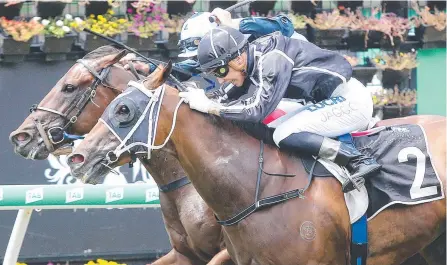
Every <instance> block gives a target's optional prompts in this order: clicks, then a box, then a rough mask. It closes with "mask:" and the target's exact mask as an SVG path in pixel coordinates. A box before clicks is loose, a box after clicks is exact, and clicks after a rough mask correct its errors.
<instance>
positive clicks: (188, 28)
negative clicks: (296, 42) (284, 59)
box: [121, 8, 307, 89]
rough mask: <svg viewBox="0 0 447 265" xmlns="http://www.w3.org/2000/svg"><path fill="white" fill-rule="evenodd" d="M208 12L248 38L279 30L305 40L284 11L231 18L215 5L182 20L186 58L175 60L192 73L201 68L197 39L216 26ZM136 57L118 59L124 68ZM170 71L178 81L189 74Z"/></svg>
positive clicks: (139, 65) (141, 66)
mask: <svg viewBox="0 0 447 265" xmlns="http://www.w3.org/2000/svg"><path fill="white" fill-rule="evenodd" d="M211 15H215V16H216V17H218V18H220V19H222V20H224V21H225V22H226V23H228V21H230V22H229V23H232V25H233V26H234V27H237V28H238V29H239V30H240V31H241V32H242V33H244V34H250V35H251V36H250V39H257V38H259V37H261V36H263V35H266V34H269V33H272V32H275V31H281V32H282V33H283V34H284V35H285V36H288V37H292V38H297V39H302V40H306V38H305V37H304V36H302V35H300V34H298V33H296V32H295V31H294V27H293V24H292V21H291V20H290V19H289V18H288V17H287V16H285V15H277V16H275V17H273V18H261V17H259V18H258V17H248V18H242V19H231V14H230V12H228V11H226V10H223V9H221V8H216V9H214V10H213V12H212V13H210V12H202V13H195V14H194V15H193V16H191V17H190V18H189V19H188V20H187V21H186V22H185V23H184V24H183V27H182V31H181V33H180V41H179V43H178V46H179V49H180V51H181V53H180V54H179V55H178V57H180V58H188V59H186V60H184V61H181V62H178V63H175V65H176V66H177V67H179V68H182V69H184V70H186V71H188V72H190V73H191V74H192V75H198V74H200V73H201V71H200V70H198V67H199V63H198V62H197V47H198V45H199V42H200V40H201V39H202V37H203V36H204V35H205V34H206V33H207V32H208V31H210V30H211V29H213V28H216V27H217V26H218V24H217V23H216V22H213V23H212V22H210V21H209V17H210V16H211ZM218 22H220V21H218ZM306 41H307V40H306ZM135 58H136V55H135V54H128V55H126V56H125V57H124V58H123V59H121V63H123V64H124V65H125V68H129V66H128V65H126V64H127V62H128V61H130V60H135ZM135 69H137V70H139V71H142V72H143V73H145V74H149V73H151V72H152V71H154V70H155V69H156V66H155V65H153V64H146V63H143V62H136V63H135ZM173 75H174V76H175V77H176V78H178V79H179V80H180V81H187V80H188V79H189V78H190V76H188V75H184V74H181V73H176V72H175V70H173ZM230 87H232V86H230ZM227 89H228V88H227Z"/></svg>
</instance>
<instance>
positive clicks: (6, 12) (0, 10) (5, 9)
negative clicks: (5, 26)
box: [0, 2, 23, 19]
mask: <svg viewBox="0 0 447 265" xmlns="http://www.w3.org/2000/svg"><path fill="white" fill-rule="evenodd" d="M22 6H23V3H21V2H20V3H15V2H13V3H0V17H5V18H6V19H14V18H15V17H18V16H20V9H22Z"/></svg>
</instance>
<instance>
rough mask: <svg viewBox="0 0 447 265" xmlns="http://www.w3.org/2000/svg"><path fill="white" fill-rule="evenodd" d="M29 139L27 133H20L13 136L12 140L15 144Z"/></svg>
mask: <svg viewBox="0 0 447 265" xmlns="http://www.w3.org/2000/svg"><path fill="white" fill-rule="evenodd" d="M30 137H31V136H30V135H29V134H28V133H25V132H21V133H18V134H16V135H15V136H13V139H14V140H15V142H16V143H20V142H25V141H27V140H28V139H30Z"/></svg>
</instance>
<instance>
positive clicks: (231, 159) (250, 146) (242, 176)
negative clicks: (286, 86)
mask: <svg viewBox="0 0 447 265" xmlns="http://www.w3.org/2000/svg"><path fill="white" fill-rule="evenodd" d="M166 112H168V111H166ZM166 112H164V111H163V110H162V111H161V113H162V115H163V113H166ZM163 118H166V119H169V118H171V119H172V113H171V117H163ZM219 123H220V122H219ZM223 126H225V127H224V128H223V127H222V126H220V125H219V124H217V123H215V122H213V121H212V119H210V118H207V117H205V116H204V115H201V114H198V113H197V112H194V111H191V110H189V109H188V108H187V107H186V106H182V107H181V108H180V110H179V113H178V117H177V125H176V130H175V131H174V134H173V135H172V138H171V140H172V142H173V144H174V145H175V148H176V152H177V155H178V158H179V160H180V162H181V164H182V165H183V168H184V169H185V171H186V172H187V173H188V176H189V178H190V180H191V182H192V183H193V184H194V186H195V188H196V190H197V191H198V193H199V194H200V195H201V196H202V198H203V199H204V200H205V202H206V203H207V204H208V205H209V206H210V207H211V208H212V209H213V211H214V212H215V213H216V214H217V216H218V217H219V218H220V219H224V218H228V217H231V216H233V215H234V214H236V213H238V212H240V211H241V210H242V209H244V208H245V207H247V206H249V205H250V204H252V203H253V202H254V196H255V190H256V177H257V172H258V168H259V162H258V155H259V150H260V149H259V148H260V145H259V141H258V140H256V139H254V138H252V137H250V136H248V135H247V134H245V133H244V132H242V131H241V130H240V129H239V128H235V127H233V125H231V124H228V123H226V124H225V125H223ZM267 153H268V154H267ZM265 155H266V156H265V158H266V159H269V160H270V162H273V163H271V165H273V167H270V169H272V170H279V171H283V170H285V167H284V166H283V165H282V163H281V162H279V160H280V159H279V157H278V152H277V151H276V150H272V148H271V147H267V148H266V153H265ZM277 173H280V172H278V171H277ZM285 181H286V180H285V178H281V177H278V178H275V177H273V178H268V177H265V176H264V177H263V178H262V185H261V189H260V191H261V194H263V191H266V190H268V191H267V193H270V192H273V193H275V194H277V193H278V192H281V189H282V188H283V187H284V183H285ZM272 182H276V184H278V185H276V184H274V185H270V184H272ZM278 182H282V184H279V183H278ZM272 187H273V188H272Z"/></svg>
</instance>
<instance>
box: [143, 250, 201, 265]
mask: <svg viewBox="0 0 447 265" xmlns="http://www.w3.org/2000/svg"><path fill="white" fill-rule="evenodd" d="M195 264H196V263H193V262H192V261H191V260H190V259H189V258H187V257H185V256H184V255H182V254H181V253H179V252H178V251H177V250H175V249H172V250H171V251H169V253H168V254H166V255H164V256H163V257H161V258H159V259H158V260H156V261H155V262H154V263H150V264H148V265H195Z"/></svg>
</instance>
